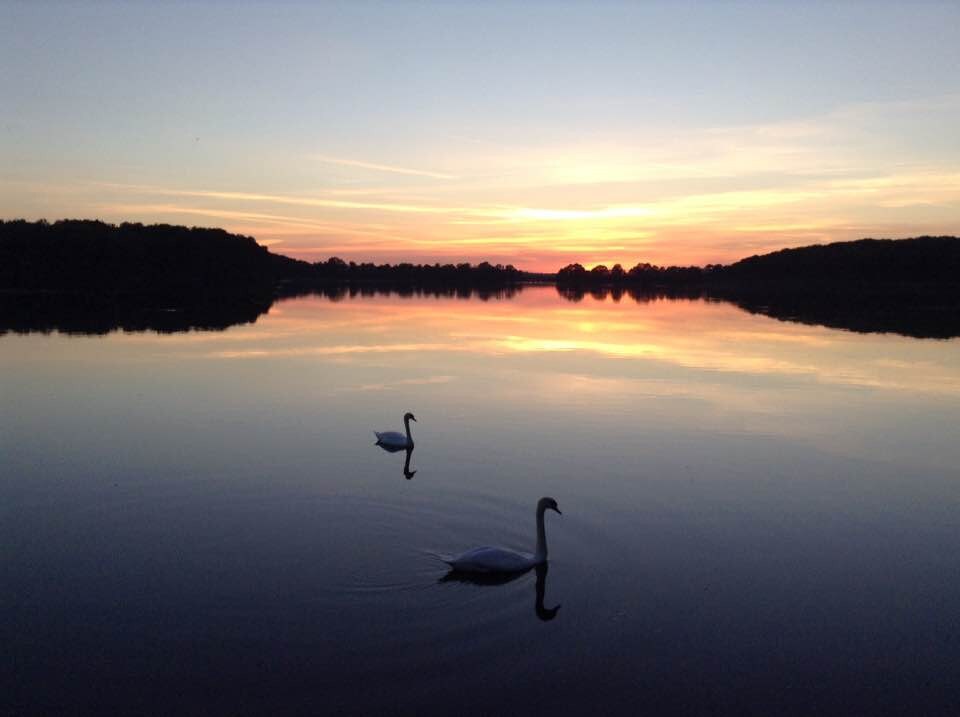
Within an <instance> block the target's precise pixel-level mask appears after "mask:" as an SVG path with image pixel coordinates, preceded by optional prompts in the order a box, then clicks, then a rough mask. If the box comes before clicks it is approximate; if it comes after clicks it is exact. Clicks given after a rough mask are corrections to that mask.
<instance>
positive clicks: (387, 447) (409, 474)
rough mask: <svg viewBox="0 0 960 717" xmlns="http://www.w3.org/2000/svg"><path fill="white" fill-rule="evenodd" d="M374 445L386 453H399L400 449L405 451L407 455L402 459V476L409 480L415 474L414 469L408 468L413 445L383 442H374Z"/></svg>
mask: <svg viewBox="0 0 960 717" xmlns="http://www.w3.org/2000/svg"><path fill="white" fill-rule="evenodd" d="M374 445H376V446H378V447H379V448H382V449H383V450H385V451H386V452H387V453H399V452H400V451H403V452H404V453H406V454H407V456H406V458H405V459H404V461H403V477H404V478H406V479H407V480H410V479H411V478H413V477H414V476H415V475H416V474H417V471H416V470H410V456H412V455H413V449H414V447H413V446H410V447H409V448H401V447H400V446H390V445H387V444H384V443H375V444H374Z"/></svg>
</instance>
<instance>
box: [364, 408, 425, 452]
mask: <svg viewBox="0 0 960 717" xmlns="http://www.w3.org/2000/svg"><path fill="white" fill-rule="evenodd" d="M416 420H417V419H416V418H414V417H413V414H412V413H405V414H403V425H404V428H406V429H407V435H403V434H402V433H398V432H397V431H383V432H382V433H381V432H380V431H374V432H373V435H375V436H376V437H377V445H378V446H384V447H385V448H395V449H398V450H399V449H401V448H413V437H412V436H411V435H410V421H416Z"/></svg>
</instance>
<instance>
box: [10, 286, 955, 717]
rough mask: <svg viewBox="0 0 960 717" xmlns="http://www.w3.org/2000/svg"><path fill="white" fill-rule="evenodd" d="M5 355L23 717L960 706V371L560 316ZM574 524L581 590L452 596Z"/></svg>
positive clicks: (553, 576) (925, 352) (709, 328)
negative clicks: (549, 507) (545, 501)
mask: <svg viewBox="0 0 960 717" xmlns="http://www.w3.org/2000/svg"><path fill="white" fill-rule="evenodd" d="M0 357H2V361H3V367H4V377H3V384H2V387H3V388H2V408H0V451H2V455H3V465H4V469H3V481H2V482H0V550H2V553H0V557H2V560H0V640H2V644H3V645H4V648H3V662H2V665H3V668H2V671H0V675H2V678H3V684H2V685H0V686H2V691H0V694H2V697H0V711H3V712H7V713H13V714H16V713H26V712H45V713H50V714H68V713H81V712H82V713H91V714H92V713H109V712H114V713H126V714H135V713H158V714H244V713H248V714H263V713H274V714H280V713H288V714H292V713H302V714H330V713H344V714H374V713H376V714H451V713H455V714H502V713H508V712H512V713H518V714H519V713H522V714H570V713H588V712H590V713H597V714H603V713H609V714H643V713H650V714H663V713H679V714H731V715H732V714H736V715H742V714H757V715H769V714H774V713H777V714H797V715H801V714H803V715H806V714H812V713H821V714H846V715H856V714H863V715H868V714H869V715H877V714H904V713H911V714H946V713H952V712H956V711H957V709H958V708H960V552H958V550H957V546H958V545H960V517H958V515H960V514H958V507H960V471H958V468H957V466H958V465H960V440H958V439H960V431H958V428H957V426H958V425H960V340H957V339H950V340H937V339H916V338H909V337H905V336H899V335H894V334H858V333H853V332H848V331H842V330H836V329H829V328H824V327H820V326H812V325H805V324H799V323H790V322H784V321H777V320H774V319H771V318H768V317H766V316H762V315H753V314H749V313H747V312H745V311H742V310H740V309H738V308H736V307H735V306H733V305H731V304H725V303H717V302H705V301H701V300H654V301H649V302H645V303H644V302H640V303H638V302H636V301H634V300H632V299H631V298H629V297H623V298H622V300H620V301H619V302H615V301H614V300H613V298H612V297H606V298H602V299H601V298H595V297H591V296H589V295H588V296H586V297H584V298H583V299H582V300H580V301H577V302H570V301H567V300H565V299H564V298H562V297H560V296H558V294H557V292H556V291H554V290H553V289H552V288H528V289H525V290H524V291H522V292H521V293H519V294H517V295H516V296H513V297H512V298H506V299H496V298H492V299H489V300H480V299H478V298H476V297H474V298H472V299H458V298H435V297H416V296H415V297H409V298H408V297H398V296H385V295H378V296H368V297H361V296H357V297H354V298H349V297H347V298H343V299H342V300H340V301H330V300H329V299H327V298H323V297H306V298H299V299H293V300H289V301H283V302H278V303H275V304H274V305H273V306H272V307H271V308H270V310H269V312H268V313H267V314H266V315H262V316H260V317H259V319H257V320H256V321H255V322H253V323H246V324H238V325H235V326H233V327H231V328H229V329H227V330H226V331H221V332H213V331H210V332H198V331H191V332H182V333H169V334H156V333H151V332H141V333H122V332H115V333H110V334H107V335H105V336H66V335H62V334H56V333H53V334H40V333H31V334H22V335H13V334H8V335H6V336H2V337H0ZM408 410H409V411H413V412H414V413H415V414H416V416H417V419H418V422H417V423H414V424H413V431H414V437H415V439H416V449H415V450H414V451H413V453H412V455H411V456H410V457H409V467H408V469H407V470H406V472H405V467H404V462H405V458H406V455H405V453H404V452H402V451H401V452H399V453H393V454H391V453H387V452H385V451H382V450H381V449H379V448H377V447H375V446H374V445H373V434H372V431H373V430H402V421H401V418H402V415H403V413H404V412H406V411H408ZM411 471H416V473H415V474H414V475H413V476H412V477H411V478H407V476H408V475H410V473H411ZM543 495H551V496H553V497H555V498H556V499H557V501H558V502H559V504H560V508H561V510H563V515H562V516H557V515H556V514H553V513H550V514H548V515H547V537H548V541H549V547H550V563H549V569H548V570H546V571H540V572H539V573H535V572H530V573H527V574H525V575H522V576H519V577H517V578H516V579H514V580H511V581H508V582H503V583H500V584H491V583H486V584H476V583H471V582H462V581H456V580H445V579H444V578H445V575H446V570H445V566H444V565H443V564H442V563H440V562H439V561H438V560H437V559H436V558H435V557H433V555H432V553H433V552H458V551H461V550H465V549H467V548H470V547H473V546H476V545H482V544H490V543H493V544H501V545H505V546H507V547H513V548H517V549H521V550H523V549H526V550H530V549H532V547H533V542H534V515H533V511H534V505H535V503H536V501H537V499H538V498H539V497H540V496H543Z"/></svg>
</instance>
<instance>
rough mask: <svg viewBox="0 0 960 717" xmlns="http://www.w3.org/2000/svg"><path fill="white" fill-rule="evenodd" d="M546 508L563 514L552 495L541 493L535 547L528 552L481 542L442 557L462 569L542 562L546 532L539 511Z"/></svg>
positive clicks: (517, 568) (510, 569)
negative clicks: (544, 495) (484, 544)
mask: <svg viewBox="0 0 960 717" xmlns="http://www.w3.org/2000/svg"><path fill="white" fill-rule="evenodd" d="M547 510H554V511H556V512H557V513H558V514H560V515H563V513H560V508H558V507H557V501H555V500H554V499H553V498H549V497H544V498H541V499H540V500H539V501H538V502H537V548H536V552H534V553H533V554H532V555H531V554H529V553H518V552H516V551H514V550H507V549H506V548H491V547H489V546H484V547H482V548H474V549H473V550H468V551H467V552H465V553H463V554H461V555H458V556H456V557H451V558H442V559H443V561H444V562H445V563H447V565H449V566H450V567H451V568H453V570H455V571H458V572H464V573H519V572H525V571H527V570H529V569H530V568H533V567H535V566H537V565H543V564H544V563H546V562H547V536H546V532H545V530H544V527H543V514H544V513H545V512H546V511H547Z"/></svg>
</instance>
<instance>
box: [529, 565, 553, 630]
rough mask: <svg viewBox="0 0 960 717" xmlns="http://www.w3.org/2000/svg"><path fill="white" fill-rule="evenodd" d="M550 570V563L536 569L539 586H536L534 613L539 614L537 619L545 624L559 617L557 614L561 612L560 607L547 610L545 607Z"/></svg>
mask: <svg viewBox="0 0 960 717" xmlns="http://www.w3.org/2000/svg"><path fill="white" fill-rule="evenodd" d="M549 569H550V565H549V563H543V565H538V566H537V567H536V571H537V585H536V599H535V600H534V603H533V611H534V612H535V613H536V614H537V617H538V618H539V619H540V620H542V621H543V622H548V621H550V620H552V619H553V618H555V617H556V616H557V612H558V611H559V610H560V606H559V605H557V606H556V607H551V608H546V607H544V606H543V597H544V594H545V593H546V592H547V570H549Z"/></svg>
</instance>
